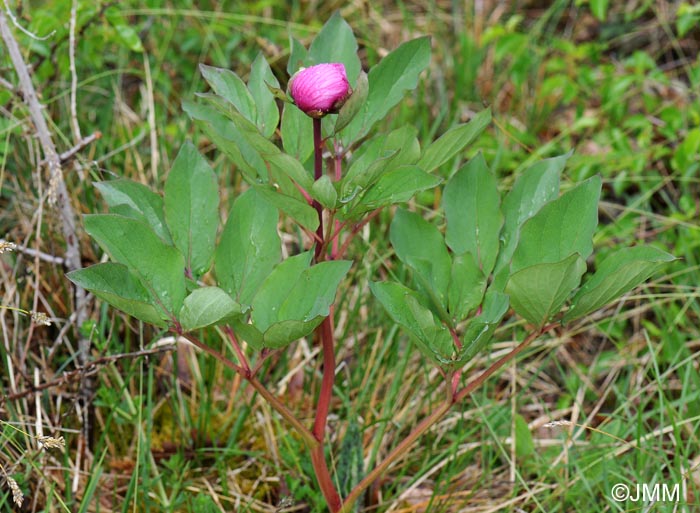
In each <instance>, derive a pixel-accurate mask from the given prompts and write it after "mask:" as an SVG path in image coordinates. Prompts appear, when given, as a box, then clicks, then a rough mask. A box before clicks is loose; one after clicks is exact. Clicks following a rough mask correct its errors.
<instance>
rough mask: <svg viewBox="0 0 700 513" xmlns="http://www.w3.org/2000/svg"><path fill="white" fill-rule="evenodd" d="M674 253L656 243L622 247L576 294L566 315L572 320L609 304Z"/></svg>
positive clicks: (667, 260)
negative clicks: (653, 245)
mask: <svg viewBox="0 0 700 513" xmlns="http://www.w3.org/2000/svg"><path fill="white" fill-rule="evenodd" d="M673 260H675V257H674V256H673V255H670V254H668V253H666V252H665V251H661V250H660V249H657V248H654V247H652V246H635V247H632V248H622V249H619V250H617V251H615V252H614V253H612V254H611V255H609V256H608V257H607V258H606V259H605V260H604V261H603V262H602V263H601V264H600V266H599V267H598V270H597V271H596V272H595V273H594V274H593V276H591V278H590V279H588V281H586V282H585V283H584V284H583V286H582V287H581V289H579V291H578V292H577V293H576V295H575V296H574V297H573V299H572V301H571V303H572V306H571V308H570V309H569V311H568V312H566V314H565V315H564V318H563V321H564V322H569V321H572V320H574V319H578V318H580V317H583V316H584V315H588V314H589V313H591V312H593V311H595V310H597V309H599V308H601V307H603V306H605V305H607V304H608V303H610V302H611V301H614V300H615V299H617V298H619V297H621V296H622V295H623V294H626V293H627V292H629V291H630V290H632V289H634V288H635V287H637V286H638V285H640V284H642V283H643V282H644V281H646V280H647V279H648V278H649V277H650V276H651V275H653V274H654V273H655V272H657V271H658V270H660V269H661V268H662V267H663V266H664V265H666V264H667V263H668V262H672V261H673Z"/></svg>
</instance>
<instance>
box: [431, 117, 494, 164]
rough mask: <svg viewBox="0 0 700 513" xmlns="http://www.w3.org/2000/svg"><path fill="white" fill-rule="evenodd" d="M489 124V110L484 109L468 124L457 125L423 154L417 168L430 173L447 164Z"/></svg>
mask: <svg viewBox="0 0 700 513" xmlns="http://www.w3.org/2000/svg"><path fill="white" fill-rule="evenodd" d="M489 124H491V109H485V110H482V111H481V112H479V113H478V114H477V115H476V116H474V117H473V118H472V119H471V120H470V121H469V123H465V124H462V125H457V126H456V127H453V128H451V129H450V130H448V131H447V132H445V133H444V134H443V135H442V137H440V138H439V139H438V140H437V141H435V142H433V143H432V144H431V145H430V146H428V147H427V148H426V149H425V151H424V152H423V156H422V157H421V159H420V160H419V161H418V166H419V167H421V168H423V169H424V170H426V171H427V172H429V173H430V172H432V171H433V170H435V169H437V168H439V167H440V166H442V165H443V164H444V163H445V162H448V161H449V160H450V159H452V158H453V157H454V156H455V155H457V154H458V153H459V152H460V151H462V150H463V149H464V148H466V147H467V146H468V145H469V144H471V143H472V142H474V140H475V139H476V138H477V137H478V136H479V134H481V132H483V131H484V129H486V127H487V126H489Z"/></svg>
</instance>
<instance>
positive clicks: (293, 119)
mask: <svg viewBox="0 0 700 513" xmlns="http://www.w3.org/2000/svg"><path fill="white" fill-rule="evenodd" d="M281 131H282V147H283V148H284V151H285V152H287V153H289V154H290V155H292V156H293V157H295V158H296V159H297V160H299V162H306V161H307V159H308V158H309V157H310V156H311V154H312V153H313V151H314V131H313V124H312V122H311V119H309V116H307V115H306V114H304V113H303V112H302V111H301V110H300V109H299V107H297V106H296V105H293V104H291V103H285V104H284V110H283V111H282V128H281Z"/></svg>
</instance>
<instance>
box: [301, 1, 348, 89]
mask: <svg viewBox="0 0 700 513" xmlns="http://www.w3.org/2000/svg"><path fill="white" fill-rule="evenodd" d="M325 62H341V63H343V65H344V66H345V73H346V74H347V76H348V81H349V82H350V83H351V84H352V83H353V82H355V79H356V78H357V75H358V74H359V73H360V69H361V67H362V66H361V64H360V57H359V56H358V55H357V40H356V39H355V35H354V34H353V33H352V29H351V28H350V25H348V24H347V22H346V21H345V20H344V19H343V18H342V16H341V15H340V11H335V13H333V16H331V17H330V18H329V19H328V21H327V22H326V23H325V25H323V28H322V29H321V31H320V32H319V33H318V34H317V35H316V37H315V38H314V40H313V41H312V42H311V46H310V47H309V53H308V55H307V56H306V63H307V64H308V65H311V64H322V63H325Z"/></svg>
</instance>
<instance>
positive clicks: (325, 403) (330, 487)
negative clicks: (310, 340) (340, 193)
mask: <svg viewBox="0 0 700 513" xmlns="http://www.w3.org/2000/svg"><path fill="white" fill-rule="evenodd" d="M313 124H314V179H315V180H318V179H319V178H321V177H322V176H323V139H322V137H321V120H320V119H316V118H314V120H313ZM336 172H337V171H336ZM313 207H314V208H315V209H316V212H317V213H318V229H317V230H316V237H315V239H316V248H315V250H314V254H315V261H316V262H320V261H321V260H323V259H324V258H323V254H324V248H326V244H327V239H326V238H325V234H324V233H323V207H322V206H321V204H320V203H319V202H318V201H316V200H314V201H313ZM333 311H334V308H333V307H332V306H331V308H330V312H329V314H328V317H326V318H325V319H324V320H323V322H322V323H321V326H320V327H319V329H318V331H317V333H318V334H319V336H320V339H321V348H322V351H323V378H322V379H321V390H320V391H319V395H318V403H317V405H316V417H315V419H314V427H313V430H312V434H313V437H314V440H315V441H316V444H315V445H313V446H310V449H311V463H312V465H313V467H314V472H315V474H316V480H317V481H318V485H319V487H320V488H321V492H322V493H323V497H324V498H325V499H326V504H328V508H329V509H330V511H331V513H335V512H337V511H338V510H339V509H340V508H341V507H342V505H343V500H342V499H341V498H340V494H339V493H338V491H337V490H336V488H335V485H334V484H333V478H332V477H331V473H330V470H329V469H328V463H327V462H326V455H325V453H324V443H323V442H324V440H325V435H326V425H327V423H328V411H329V410H330V405H331V399H332V398H333V383H334V382H335V340H334V336H333Z"/></svg>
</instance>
